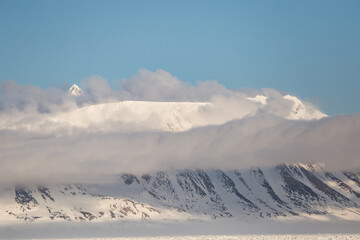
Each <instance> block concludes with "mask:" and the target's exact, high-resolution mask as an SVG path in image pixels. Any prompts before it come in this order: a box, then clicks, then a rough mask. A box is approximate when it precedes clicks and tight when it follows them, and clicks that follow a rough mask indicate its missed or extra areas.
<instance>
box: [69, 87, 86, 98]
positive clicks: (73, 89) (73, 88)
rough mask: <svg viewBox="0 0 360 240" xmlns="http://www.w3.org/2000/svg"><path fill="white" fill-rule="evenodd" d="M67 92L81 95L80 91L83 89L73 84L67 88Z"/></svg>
mask: <svg viewBox="0 0 360 240" xmlns="http://www.w3.org/2000/svg"><path fill="white" fill-rule="evenodd" d="M68 93H69V94H70V95H73V96H81V95H82V93H83V90H82V89H81V88H79V86H78V85H76V84H73V85H72V86H71V87H70V88H69V90H68Z"/></svg>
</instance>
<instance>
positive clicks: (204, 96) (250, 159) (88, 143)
mask: <svg viewBox="0 0 360 240" xmlns="http://www.w3.org/2000/svg"><path fill="white" fill-rule="evenodd" d="M0 89H1V95H0V98H1V101H0V103H1V104H0V116H1V118H0V137H1V141H2V144H1V146H0V150H1V151H0V158H1V159H2V162H1V164H2V166H1V168H0V173H1V174H0V176H1V177H0V178H1V181H3V182H15V183H22V182H29V181H30V182H35V183H42V182H44V181H46V182H52V183H74V182H78V183H91V182H102V181H105V182H107V181H113V179H114V178H115V176H116V175H117V174H119V173H121V172H124V169H125V172H128V173H134V174H135V173H141V174H144V173H146V172H151V171H158V170H168V169H187V168H189V169H194V168H200V169H222V170H231V169H243V168H250V167H261V166H263V167H267V166H268V167H271V166H275V165H278V164H282V163H320V164H323V165H324V166H325V167H326V168H328V169H330V170H348V169H358V168H359V163H358V156H360V152H359V151H360V150H359V148H358V143H359V142H360V117H359V115H344V116H327V115H326V114H325V113H323V112H321V111H320V110H319V109H318V108H317V107H316V106H315V105H313V104H311V103H309V102H307V101H303V100H300V99H299V98H298V97H296V96H292V95H290V94H288V93H282V92H279V91H276V90H274V89H262V90H230V89H226V88H225V87H224V86H222V85H220V84H218V83H217V82H216V81H205V82H198V83H197V84H196V85H195V86H194V85H190V84H188V83H185V82H182V81H180V80H178V79H177V78H176V77H174V76H172V75H171V74H170V73H168V72H166V71H163V70H158V71H156V72H150V71H148V70H141V71H139V73H138V74H135V75H134V76H133V77H132V78H130V79H128V80H123V83H122V87H121V88H120V89H119V90H113V89H111V88H110V86H109V84H108V83H107V81H106V80H105V79H103V78H101V77H98V76H94V77H91V78H89V79H87V80H85V81H84V82H83V83H81V88H80V87H78V86H76V85H74V86H72V87H71V88H70V89H69V90H68V89H64V90H61V89H55V88H53V89H47V90H43V89H40V88H37V87H34V86H21V85H18V84H17V83H16V82H13V81H7V82H2V83H1V86H0Z"/></svg>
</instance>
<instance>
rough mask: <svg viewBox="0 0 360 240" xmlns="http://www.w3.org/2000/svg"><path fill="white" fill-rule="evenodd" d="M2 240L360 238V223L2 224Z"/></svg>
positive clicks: (0, 235)
mask: <svg viewBox="0 0 360 240" xmlns="http://www.w3.org/2000/svg"><path fill="white" fill-rule="evenodd" d="M0 239H26V240H29V239H119V240H121V239H124V240H125V239H134V240H136V239H147V240H151V239H154V240H155V239H157V240H158V239H159V240H160V239H164V240H165V239H172V240H175V239H189V240H190V239H200V240H201V239H209V240H211V239H360V229H359V222H357V221H337V220H333V221H329V222H317V221H296V222H292V221H286V222H277V221H273V220H253V221H242V220H238V221H229V220H226V221H222V220H219V221H211V222H198V221H188V222H182V223H180V222H171V221H167V222H163V221H160V222H147V221H140V222H138V221H136V222H131V221H117V222H108V223H89V222H83V223H76V222H67V223H60V222H58V223H48V224H42V223H32V224H29V223H23V224H15V225H0Z"/></svg>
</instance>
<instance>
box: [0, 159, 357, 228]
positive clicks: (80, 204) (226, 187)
mask: <svg viewBox="0 0 360 240" xmlns="http://www.w3.org/2000/svg"><path fill="white" fill-rule="evenodd" d="M0 206H1V208H0V209H1V210H0V222H11V221H14V222H23V221H26V222H44V221H45V222H47V221H100V222H101V221H113V220H127V221H128V220H131V221H139V220H149V221H157V220H166V219H167V220H174V221H187V220H195V219H197V220H201V221H210V220H213V219H219V218H220V219H224V218H225V219H232V218H234V219H237V218H252V219H253V218H268V219H271V218H272V219H275V220H281V219H313V220H320V221H326V220H328V219H332V218H338V219H345V220H355V221H359V220H360V173H359V172H327V171H324V170H323V169H322V168H321V167H319V166H316V165H304V164H295V165H285V164H284V165H278V166H276V167H273V168H251V169H247V170H231V171H222V170H219V169H214V170H200V169H197V170H171V171H158V172H154V173H152V174H144V175H141V176H137V175H133V174H122V175H120V177H119V179H118V181H117V182H114V183H111V184H110V183H108V184H85V185H84V184H83V185H80V184H70V185H52V186H31V185H30V186H16V187H8V188H6V187H2V189H1V191H0Z"/></svg>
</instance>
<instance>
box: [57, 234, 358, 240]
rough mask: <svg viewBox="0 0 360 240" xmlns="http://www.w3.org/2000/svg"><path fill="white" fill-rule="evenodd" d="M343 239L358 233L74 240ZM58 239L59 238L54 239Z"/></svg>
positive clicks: (352, 237)
mask: <svg viewBox="0 0 360 240" xmlns="http://www.w3.org/2000/svg"><path fill="white" fill-rule="evenodd" d="M90 239H91V240H195V239H196V240H218V239H221V240H267V239H271V240H297V239H302V240H310V239H311V240H314V239H318V240H325V239H326V240H330V239H331V240H336V239H338V240H343V239H360V234H307V235H305V234H302V235H300V234H298V235H231V236H229V235H201V236H163V237H127V238H79V239H76V240H90ZM56 240H60V239H56Z"/></svg>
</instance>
